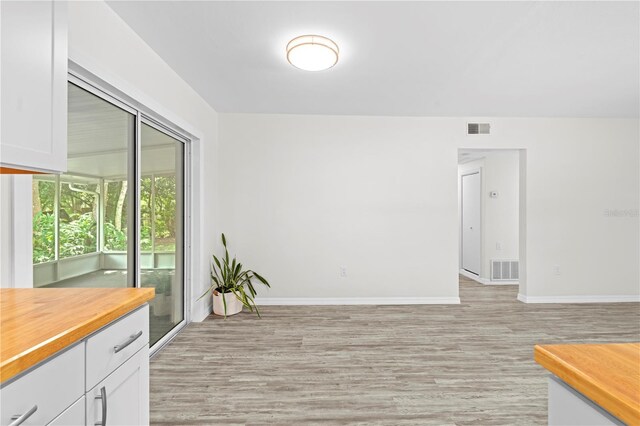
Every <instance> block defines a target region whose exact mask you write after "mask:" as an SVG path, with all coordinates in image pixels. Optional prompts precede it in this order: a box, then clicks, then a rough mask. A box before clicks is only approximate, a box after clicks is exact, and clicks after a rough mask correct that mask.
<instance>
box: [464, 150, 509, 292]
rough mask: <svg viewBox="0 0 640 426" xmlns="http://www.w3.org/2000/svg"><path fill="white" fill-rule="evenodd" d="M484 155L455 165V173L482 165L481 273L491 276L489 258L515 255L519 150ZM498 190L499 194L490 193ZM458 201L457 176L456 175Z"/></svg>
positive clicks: (486, 277) (494, 151)
mask: <svg viewBox="0 0 640 426" xmlns="http://www.w3.org/2000/svg"><path fill="white" fill-rule="evenodd" d="M482 155H483V156H484V157H483V158H481V159H478V160H475V161H470V162H468V163H464V164H461V165H459V166H458V175H459V176H460V175H461V174H462V173H464V172H467V171H470V170H474V169H481V174H482V179H481V181H482V224H481V227H482V230H481V232H482V256H481V257H482V266H481V271H480V277H481V278H484V279H485V280H490V278H491V260H494V259H495V260H511V259H518V258H519V257H518V256H519V255H518V250H519V237H518V227H519V220H518V215H519V196H520V193H519V192H520V191H519V174H520V173H519V164H520V152H519V151H516V150H492V151H489V152H486V153H483V154H482ZM491 191H497V192H498V197H497V198H492V197H490V195H489V193H490V192H491ZM458 204H460V180H459V179H458Z"/></svg>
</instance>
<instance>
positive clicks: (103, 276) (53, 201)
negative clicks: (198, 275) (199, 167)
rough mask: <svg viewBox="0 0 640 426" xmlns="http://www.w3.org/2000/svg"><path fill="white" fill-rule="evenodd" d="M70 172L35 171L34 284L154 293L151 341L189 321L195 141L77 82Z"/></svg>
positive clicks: (71, 96) (71, 100)
mask: <svg viewBox="0 0 640 426" xmlns="http://www.w3.org/2000/svg"><path fill="white" fill-rule="evenodd" d="M68 108H69V115H68V171H67V173H65V174H63V175H34V178H33V189H32V194H33V263H34V287H114V288H115V287H153V288H154V289H155V291H156V297H155V298H154V299H153V300H152V301H151V302H150V303H149V305H150V309H149V311H150V329H151V330H150V331H151V333H150V342H149V343H150V345H152V346H153V345H156V344H157V343H160V344H161V343H162V342H163V341H165V340H166V339H168V338H170V337H171V335H172V334H173V333H174V331H175V330H176V329H177V328H179V326H180V325H183V324H184V323H185V300H186V295H185V273H184V271H185V268H184V258H185V254H184V239H185V232H184V229H185V219H184V218H185V201H184V200H185V191H184V188H185V152H186V149H185V146H186V143H187V142H188V141H187V139H186V138H184V137H182V136H181V135H179V134H177V133H175V132H173V131H172V130H169V128H167V127H165V126H163V125H162V124H161V123H159V122H157V121H155V120H152V119H150V118H147V117H146V116H145V115H143V114H142V113H141V112H140V111H139V110H136V109H135V108H133V107H131V106H130V105H128V104H125V103H123V102H121V101H119V100H117V99H114V98H112V97H110V96H109V95H107V94H105V93H103V92H101V91H100V90H98V89H97V88H95V87H93V86H91V85H89V84H87V83H85V82H83V81H80V80H78V79H75V78H73V79H72V81H71V82H70V83H69V85H68Z"/></svg>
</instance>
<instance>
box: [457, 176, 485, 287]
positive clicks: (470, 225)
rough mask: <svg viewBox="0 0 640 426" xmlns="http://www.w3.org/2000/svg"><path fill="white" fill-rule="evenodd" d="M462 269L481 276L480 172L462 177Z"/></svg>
mask: <svg viewBox="0 0 640 426" xmlns="http://www.w3.org/2000/svg"><path fill="white" fill-rule="evenodd" d="M461 180H462V188H461V192H462V262H461V263H462V269H464V270H466V271H468V272H471V273H473V274H476V275H480V264H481V260H480V253H481V246H480V220H481V219H480V208H481V202H482V200H481V194H482V188H481V182H480V172H475V173H471V174H467V175H463V176H462V179H461Z"/></svg>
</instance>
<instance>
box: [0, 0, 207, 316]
mask: <svg viewBox="0 0 640 426" xmlns="http://www.w3.org/2000/svg"><path fill="white" fill-rule="evenodd" d="M69 58H70V60H72V61H73V62H75V63H76V64H78V65H80V66H81V67H83V68H85V69H86V70H88V71H90V72H91V73H93V74H95V75H97V76H98V77H99V78H100V79H102V80H104V81H105V82H107V83H109V84H110V85H112V86H113V87H114V88H115V89H117V90H120V91H122V92H124V93H126V94H127V95H129V96H131V97H132V98H134V99H136V100H138V101H140V103H141V104H144V105H145V106H147V107H149V108H152V109H154V110H155V111H156V112H157V113H159V114H160V115H162V116H164V117H165V118H168V119H169V120H171V121H172V122H173V123H174V124H176V125H177V126H180V127H182V128H184V129H186V130H187V131H189V132H191V133H193V134H194V135H196V136H197V137H198V138H199V141H198V142H197V143H196V144H195V146H194V147H193V149H194V157H195V161H196V164H195V165H196V167H197V168H196V171H195V175H194V176H193V178H194V179H193V182H192V185H193V187H194V188H193V190H194V193H195V194H194V195H195V197H194V198H195V200H196V202H197V203H199V205H200V208H198V209H197V211H194V212H193V213H194V214H193V217H192V219H193V220H194V222H195V223H194V228H195V230H196V232H195V237H196V238H195V239H194V241H192V247H193V254H194V257H195V259H194V261H195V265H196V270H195V271H193V280H194V289H193V294H192V301H191V303H192V306H193V318H194V319H195V320H201V319H202V318H203V317H204V316H205V315H206V314H207V313H208V307H207V301H200V302H195V300H194V299H195V298H196V297H197V296H199V294H200V293H201V292H202V290H203V289H204V288H205V286H207V285H208V283H209V273H208V269H209V266H208V265H209V256H210V254H211V253H212V252H213V250H214V247H215V246H216V243H215V239H214V235H216V234H218V233H219V231H218V230H217V228H216V227H215V220H216V218H217V216H218V212H217V208H218V206H219V203H218V202H217V191H216V188H217V187H218V184H217V182H216V180H215V179H216V173H215V164H216V161H217V150H218V117H217V113H216V112H215V111H214V110H213V109H212V108H211V107H210V106H209V105H208V104H207V103H206V102H205V101H204V100H203V99H202V98H201V97H200V96H199V95H198V94H197V93H196V92H195V91H194V90H193V89H192V88H191V87H190V86H189V85H188V84H187V83H186V82H184V81H183V80H182V79H181V78H180V77H179V76H178V75H177V74H176V73H175V72H174V71H173V70H172V69H171V68H170V67H169V66H168V65H167V64H166V63H165V62H164V61H163V60H162V59H161V58H160V57H159V56H158V55H157V54H156V53H155V52H154V51H153V50H152V49H151V48H150V47H149V46H148V45H147V44H146V43H145V42H144V41H143V40H142V39H141V38H140V37H139V36H138V35H137V34H136V33H135V32H134V31H133V30H132V29H131V28H130V27H129V26H127V25H126V24H125V22H124V21H123V20H122V19H121V18H120V17H119V16H118V15H117V14H116V13H115V12H113V10H111V8H110V7H109V6H108V5H107V4H106V3H104V2H102V1H94V2H69ZM204 179H206V187H205V185H203V184H202V183H203V180H204ZM3 188H4V186H3ZM3 192H4V191H3ZM2 199H3V201H5V196H4V194H3V196H2ZM3 204H4V203H3ZM3 210H4V206H3ZM22 210H26V211H24V212H20V213H21V214H23V215H25V217H30V216H31V211H30V202H29V203H28V206H23V208H22ZM3 220H4V219H3ZM29 229H30V228H29ZM23 238H28V239H29V240H30V238H31V235H30V234H29V235H23ZM3 241H4V229H3ZM10 261H11V260H10V259H8V258H7V257H6V254H3V257H2V264H3V266H4V265H5V264H8V262H10ZM18 272H19V273H22V274H23V275H25V276H26V274H27V272H26V271H24V270H21V271H18ZM28 275H29V277H31V271H30V270H29V272H28ZM23 281H24V280H23ZM3 284H4V281H3ZM209 304H210V302H209Z"/></svg>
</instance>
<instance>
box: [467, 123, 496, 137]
mask: <svg viewBox="0 0 640 426" xmlns="http://www.w3.org/2000/svg"><path fill="white" fill-rule="evenodd" d="M490 129H491V125H490V124H489V123H467V134H468V135H488V134H489V130H490Z"/></svg>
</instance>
